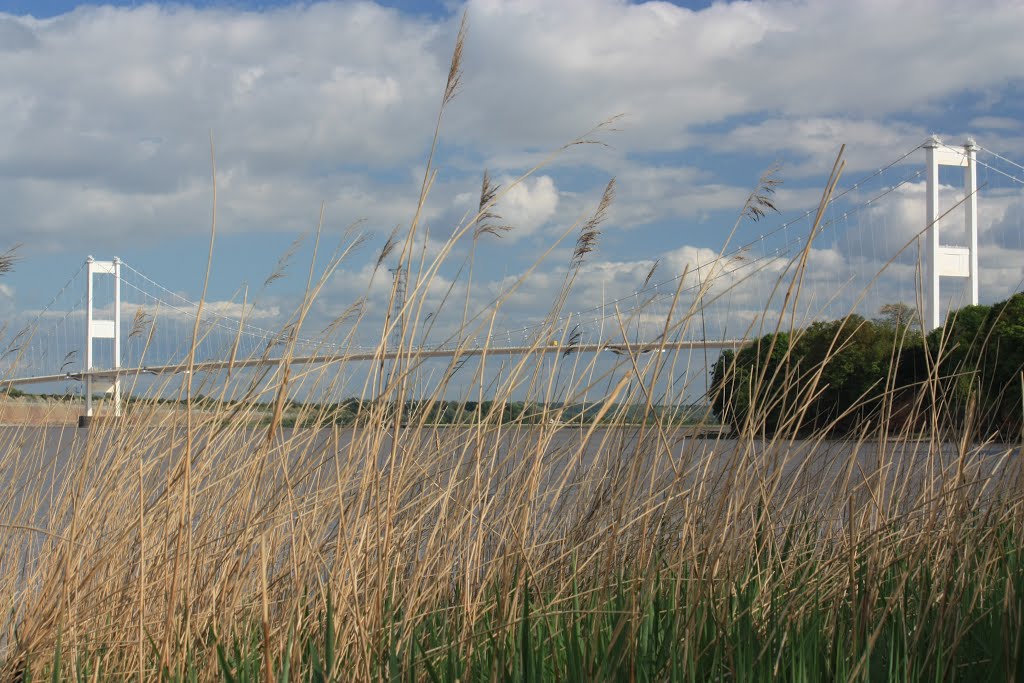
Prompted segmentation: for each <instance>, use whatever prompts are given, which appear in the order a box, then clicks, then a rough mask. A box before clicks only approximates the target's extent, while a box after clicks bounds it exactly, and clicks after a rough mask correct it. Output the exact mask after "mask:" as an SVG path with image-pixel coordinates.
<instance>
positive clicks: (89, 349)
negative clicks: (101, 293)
mask: <svg viewBox="0 0 1024 683" xmlns="http://www.w3.org/2000/svg"><path fill="white" fill-rule="evenodd" d="M85 265H86V280H85V282H86V284H85V298H86V309H85V310H86V313H85V372H86V373H89V372H91V371H92V370H97V369H103V370H116V369H118V368H119V367H121V260H120V259H118V258H115V259H114V260H113V261H97V260H95V259H94V258H93V257H92V256H90V257H89V258H87V259H86V260H85ZM97 275H101V276H105V275H111V276H113V278H114V311H113V319H109V318H99V317H97V315H96V308H95V306H96V301H95V287H94V282H93V278H94V277H95V276H97ZM96 339H111V340H113V345H114V348H113V360H112V366H111V367H110V368H97V367H96V366H95V364H94V350H95V349H94V348H93V342H94V341H95V340H96ZM94 391H95V392H102V393H104V394H108V395H110V397H111V399H112V403H113V408H114V416H115V417H120V416H121V379H120V378H119V377H116V376H115V377H114V378H113V380H101V379H93V378H92V376H91V375H86V378H85V415H83V416H82V417H81V418H79V421H78V424H79V426H80V427H87V426H88V425H89V423H90V422H91V421H92V415H93V400H92V396H93V392H94Z"/></svg>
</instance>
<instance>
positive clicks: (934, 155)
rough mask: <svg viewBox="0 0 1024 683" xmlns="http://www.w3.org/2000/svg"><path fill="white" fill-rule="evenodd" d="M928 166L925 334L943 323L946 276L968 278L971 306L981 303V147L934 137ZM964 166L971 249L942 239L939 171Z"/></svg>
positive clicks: (926, 149) (928, 149)
mask: <svg viewBox="0 0 1024 683" xmlns="http://www.w3.org/2000/svg"><path fill="white" fill-rule="evenodd" d="M924 152H925V165H926V167H927V176H926V183H925V187H926V193H927V197H926V200H925V204H926V205H927V209H926V223H925V225H926V226H927V228H928V231H927V238H926V239H927V246H926V249H925V265H926V268H925V271H926V272H925V283H924V290H925V318H924V323H925V332H930V331H932V330H934V329H936V328H938V327H941V326H942V324H943V321H942V318H941V310H942V309H941V304H942V299H941V297H940V295H939V282H940V279H941V278H943V277H959V278H967V281H968V288H969V289H970V297H971V304H972V305H977V304H978V171H977V163H976V157H977V152H978V145H977V144H975V142H974V140H972V139H970V138H968V139H967V141H966V142H965V143H964V145H963V148H962V149H958V148H955V147H950V146H948V145H944V144H942V142H940V141H939V139H938V138H937V137H935V136H932V137H931V138H929V139H928V141H927V142H925V143H924ZM941 166H960V167H962V168H963V169H964V196H965V199H964V217H965V227H966V231H967V246H966V247H956V246H947V245H943V244H942V243H941V241H940V240H939V216H941V215H942V214H941V213H940V211H939V168H940V167H941Z"/></svg>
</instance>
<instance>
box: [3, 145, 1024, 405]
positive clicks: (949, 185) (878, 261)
mask: <svg viewBox="0 0 1024 683" xmlns="http://www.w3.org/2000/svg"><path fill="white" fill-rule="evenodd" d="M951 169H961V170H962V171H961V170H955V171H951ZM982 200H984V201H983V202H982ZM1022 220H1024V166H1021V165H1019V164H1017V163H1015V162H1013V161H1012V160H1011V159H1009V158H1007V157H1006V156H1004V155H1001V154H998V153H996V152H993V151H991V150H988V149H986V148H984V147H981V146H979V145H977V144H976V143H975V142H974V141H973V140H968V141H967V142H966V143H965V144H963V145H949V144H945V143H943V142H940V141H939V140H938V139H936V138H934V137H933V138H930V139H928V140H926V141H925V142H923V143H922V144H921V145H918V146H916V147H914V148H913V149H911V150H908V151H906V152H905V153H903V154H900V155H898V156H897V157H896V158H895V159H893V160H892V161H891V162H889V163H888V164H886V165H884V166H882V167H880V168H878V169H876V170H874V171H872V172H870V173H868V174H866V175H864V176H863V177H860V178H858V179H856V180H855V181H854V182H852V183H846V184H844V185H841V186H840V187H837V188H836V190H835V191H834V192H833V193H832V194H831V196H830V197H829V198H828V201H827V202H825V203H823V204H821V205H819V206H817V207H814V208H811V209H808V210H806V211H803V212H795V213H791V214H786V215H783V216H780V221H779V223H777V224H776V225H774V226H773V227H771V228H770V229H767V230H762V228H763V222H761V223H758V224H756V228H757V229H758V230H761V231H760V232H758V233H757V234H746V233H742V232H738V233H737V238H738V239H736V240H734V243H733V244H730V245H726V247H725V248H724V249H722V250H721V251H720V252H719V253H717V255H716V256H714V257H713V258H710V259H703V260H701V259H700V258H699V256H698V257H696V258H695V262H694V263H692V264H688V266H687V268H686V270H685V272H684V273H683V274H677V275H674V276H673V277H670V278H667V279H664V280H659V281H654V282H649V281H645V282H644V284H643V286H641V287H639V288H637V289H636V290H635V291H633V292H629V293H626V294H622V293H621V292H615V293H613V295H612V296H611V297H610V298H608V300H602V301H601V302H600V303H599V304H594V305H592V306H588V307H580V310H574V311H572V312H562V311H559V312H556V313H555V314H553V315H550V316H547V317H544V318H542V319H537V320H527V321H519V324H515V323H516V321H503V322H504V323H505V324H503V325H501V328H500V331H498V332H495V331H493V329H494V326H493V325H492V326H491V328H490V331H488V332H486V333H479V334H471V333H467V332H466V329H465V328H459V329H458V330H457V331H455V332H452V331H451V330H450V329H446V328H445V327H444V326H443V325H442V326H429V327H426V328H425V329H426V330H428V331H429V332H430V333H428V332H420V333H419V334H418V336H417V337H416V338H415V339H412V338H407V337H405V336H403V335H402V334H396V333H395V331H398V330H399V326H398V323H397V320H399V319H400V318H404V316H406V315H409V312H408V311H406V310H404V309H402V307H401V306H397V307H396V310H395V311H394V316H393V317H392V318H391V319H390V320H391V327H392V329H393V332H392V333H390V334H385V335H382V336H381V338H380V339H377V340H375V341H371V340H365V339H363V340H361V339H359V337H358V336H356V335H353V334H350V333H349V334H346V331H345V330H343V329H340V328H338V327H335V328H334V329H331V330H328V331H325V332H323V333H321V334H319V335H315V336H314V337H313V338H303V336H302V335H301V334H299V333H298V331H297V326H295V325H294V324H285V325H284V326H282V327H279V328H278V329H271V326H266V327H261V326H260V325H257V324H255V322H254V316H253V315H252V311H253V310H254V309H253V308H252V307H251V306H248V307H247V305H246V304H245V303H244V302H243V303H242V304H237V303H236V304H224V303H221V304H211V303H209V302H200V301H197V300H194V299H190V298H189V297H187V296H185V295H184V294H181V293H180V292H176V291H174V290H172V289H170V288H168V287H165V286H164V285H162V284H160V283H158V282H156V281H155V280H153V279H151V278H149V277H148V276H147V275H146V274H145V273H144V271H143V270H142V269H137V268H136V267H135V266H134V265H133V264H129V263H126V262H123V261H121V260H119V259H117V258H114V259H111V260H97V259H94V258H92V257H89V258H88V259H87V260H86V261H85V262H84V263H83V264H82V266H81V268H79V269H78V271H77V272H75V273H74V274H72V275H71V276H70V277H69V278H68V280H67V282H66V283H65V285H64V286H63V287H62V288H60V290H59V291H58V292H57V294H56V295H55V296H54V297H53V299H52V300H51V301H50V303H49V304H48V305H47V306H45V307H44V308H43V309H42V310H40V311H37V312H36V313H35V315H34V317H33V318H32V319H31V320H29V321H28V322H27V323H26V324H25V325H23V326H19V327H18V329H16V330H14V329H9V330H7V337H6V339H5V340H4V347H3V355H2V356H0V372H2V379H0V386H3V387H7V388H10V387H18V386H37V385H40V386H41V385H47V384H54V383H64V384H69V383H75V384H77V385H78V386H80V387H81V393H82V395H83V396H84V399H85V408H84V411H85V415H86V416H91V415H92V414H93V407H94V406H93V397H94V395H95V394H106V395H108V396H109V397H110V398H111V399H112V405H113V408H114V412H115V414H119V412H120V409H121V401H122V391H123V387H124V386H125V383H126V381H128V380H137V379H138V378H139V377H147V376H148V377H157V376H168V375H184V374H185V373H216V372H234V371H241V370H246V369H255V368H266V367H273V366H276V365H279V364H281V363H285V362H287V363H290V364H314V363H316V364H338V365H341V364H346V363H360V362H363V363H365V362H371V361H386V360H389V359H394V358H396V357H398V356H399V355H402V354H405V355H415V356H416V357H417V358H424V359H426V358H447V359H460V358H469V357H474V356H489V357H492V356H517V355H524V354H534V353H540V354H556V353H562V354H566V353H580V354H583V353H610V354H618V355H637V354H650V353H663V352H667V351H693V350H700V351H702V352H704V353H705V354H706V352H707V351H708V350H712V351H714V350H721V349H726V348H736V347H738V346H739V345H741V344H742V343H743V340H744V339H748V338H750V336H751V334H759V333H761V332H762V331H767V330H766V329H765V323H766V321H769V320H777V319H778V317H779V316H780V315H788V316H789V317H790V318H791V319H793V318H797V317H799V319H800V320H801V321H803V322H809V321H812V320H827V319H834V318H837V317H841V316H844V315H847V314H849V313H851V312H860V313H863V314H865V315H867V316H869V317H870V314H871V313H873V312H875V311H877V310H878V307H879V304H881V303H885V302H893V301H912V302H915V303H916V304H917V306H916V308H918V309H920V310H921V311H922V313H921V318H920V321H921V324H922V326H923V328H924V329H925V330H926V331H927V330H931V329H934V328H936V327H939V326H940V325H941V324H942V320H943V316H944V313H945V312H946V311H949V310H951V309H953V308H956V307H959V306H961V305H966V304H972V303H973V304H976V303H978V302H979V300H980V298H981V296H982V289H983V287H987V286H989V285H991V284H992V283H991V282H990V281H988V280H986V278H985V273H986V268H987V267H993V272H1005V270H1006V269H1005V265H1006V263H1011V264H1012V263H1016V264H1018V265H1019V264H1020V263H1021V262H1022V259H1021V256H1024V243H1022V234H1024V226H1022V224H1021V221H1022ZM695 253H696V254H699V252H695ZM798 262H799V263H800V279H801V283H802V284H803V285H804V286H805V292H804V293H803V295H802V298H801V303H800V309H799V311H798V310H797V307H796V305H795V303H793V302H792V301H790V299H789V297H786V296H783V292H782V289H783V288H780V283H784V282H785V278H786V276H787V275H792V274H793V273H794V272H796V271H795V270H794V264H796V263H798ZM992 264H994V266H993V265H992ZM999 268H1002V270H999ZM652 272H653V271H652ZM1017 276H1018V277H1019V276H1020V273H1018V274H1017ZM651 279H654V278H651V277H650V275H649V276H648V280H651ZM996 284H997V285H998V287H1001V289H1000V291H997V292H995V293H993V294H988V293H986V297H987V298H989V299H993V298H997V297H998V296H1004V295H1008V294H1009V293H1013V292H1014V291H1017V290H1018V289H1019V288H1020V285H1021V283H1020V281H1017V282H1002V283H996ZM602 299H604V297H602ZM787 306H791V307H792V308H791V310H787V308H786V307H787ZM669 319H671V320H683V321H685V323H686V324H683V325H673V326H671V327H669V326H668V325H667V324H666V321H667V320H669ZM9 327H10V326H9ZM768 329H770V327H769V328H768ZM378 332H379V327H378Z"/></svg>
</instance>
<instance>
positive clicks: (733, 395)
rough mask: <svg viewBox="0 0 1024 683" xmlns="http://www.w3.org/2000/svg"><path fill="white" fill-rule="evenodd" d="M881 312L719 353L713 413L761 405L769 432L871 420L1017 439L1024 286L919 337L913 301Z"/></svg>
mask: <svg viewBox="0 0 1024 683" xmlns="http://www.w3.org/2000/svg"><path fill="white" fill-rule="evenodd" d="M882 313H883V317H882V318H880V319H877V320H867V319H865V318H863V317H861V316H858V315H850V316H847V317H845V318H843V319H841V320H836V321H829V322H816V323H813V324H811V325H810V326H808V327H805V328H798V329H792V330H788V331H785V332H777V333H772V334H768V335H765V336H763V337H761V338H759V339H756V340H754V341H751V342H750V343H748V344H746V345H745V346H744V347H743V348H742V349H740V350H739V351H738V352H733V351H725V352H723V353H722V355H721V356H720V357H719V359H718V361H717V362H716V363H715V366H714V369H713V371H712V376H713V383H712V390H711V395H712V397H713V401H712V407H713V412H714V414H715V416H716V417H717V418H718V419H720V420H721V421H722V422H723V423H727V424H730V425H732V427H733V428H734V429H736V430H737V431H740V430H743V429H744V428H745V427H746V425H747V422H748V420H749V419H750V417H751V414H752V413H751V407H752V406H754V405H758V406H759V409H760V410H764V411H766V416H765V418H764V419H763V420H762V421H760V422H759V424H758V427H759V429H760V430H761V431H762V432H764V433H766V434H773V433H775V432H777V431H779V430H780V429H786V430H793V431H795V432H797V433H800V434H808V435H809V434H815V433H820V432H823V431H824V432H827V433H829V434H830V435H832V436H837V435H843V434H851V433H855V432H857V431H859V430H863V429H871V428H872V427H871V424H870V423H872V422H874V423H875V424H876V425H877V424H885V425H886V426H887V428H888V429H889V430H892V431H897V432H898V431H902V430H906V429H908V428H910V429H911V430H913V431H915V432H917V433H920V434H927V433H929V432H935V433H937V434H938V435H940V436H941V437H943V438H968V439H982V440H988V439H998V440H1002V441H1009V442H1016V441H1018V440H1019V439H1020V438H1021V435H1022V433H1024V431H1022V430H1024V410H1022V407H1024V402H1022V395H1021V387H1022V386H1024V376H1022V373H1024V294H1015V295H1014V296H1012V297H1010V298H1009V299H1007V300H1005V301H1000V302H998V303H996V304H994V305H991V306H968V307H965V308H962V309H960V310H958V311H953V312H952V313H950V315H949V317H948V319H947V322H946V324H945V326H944V327H942V328H939V329H937V330H934V331H932V332H931V333H930V334H928V335H927V337H925V336H923V335H922V334H921V332H920V329H921V326H920V323H919V322H918V321H915V319H914V311H913V309H911V308H910V307H909V306H907V305H905V304H891V305H888V306H886V307H883V311H882ZM886 314H887V315H886ZM924 387H927V388H928V389H929V390H928V391H924V392H923V391H921V389H922V388H924Z"/></svg>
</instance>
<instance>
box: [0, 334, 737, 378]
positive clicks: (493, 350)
mask: <svg viewBox="0 0 1024 683" xmlns="http://www.w3.org/2000/svg"><path fill="white" fill-rule="evenodd" d="M743 343H744V340H742V339H723V340H720V341H700V340H694V341H674V342H643V343H637V344H622V343H618V342H616V343H612V342H600V343H596V344H576V345H574V346H557V345H553V344H552V345H544V346H540V345H533V346H491V347H467V348H462V349H458V348H454V349H420V350H417V351H414V352H412V355H414V356H415V357H416V358H446V357H453V356H458V357H459V358H467V357H472V356H483V355H487V356H521V355H526V354H530V353H542V354H550V353H601V352H610V353H614V354H617V355H624V354H626V353H629V352H633V353H637V354H645V353H653V352H665V351H678V350H686V349H738V348H739V347H740V346H741V345H743ZM399 355H404V356H408V355H410V352H409V351H408V350H386V351H384V352H383V353H382V352H381V350H380V349H377V350H374V351H357V352H349V353H330V354H328V353H322V354H313V355H309V356H292V357H291V359H290V362H291V363H294V364H300V365H301V364H307V363H349V362H360V361H382V360H392V359H394V358H396V357H398V356H399ZM284 360H285V359H284V358H262V357H261V358H252V357H250V358H244V359H242V360H216V361H196V362H195V363H193V364H192V370H193V372H213V371H217V370H228V369H231V370H238V369H243V368H253V367H266V366H268V365H279V364H281V363H282V362H284ZM186 372H188V363H173V364H169V365H148V366H142V367H123V368H115V369H108V370H92V371H90V372H65V373H60V374H55V375H36V376H32V377H14V378H10V379H3V380H0V388H9V387H15V386H24V385H26V384H45V383H49V382H66V381H69V380H79V381H81V380H85V379H89V378H92V379H94V380H114V379H116V378H118V377H130V376H132V375H166V374H182V373H186Z"/></svg>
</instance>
